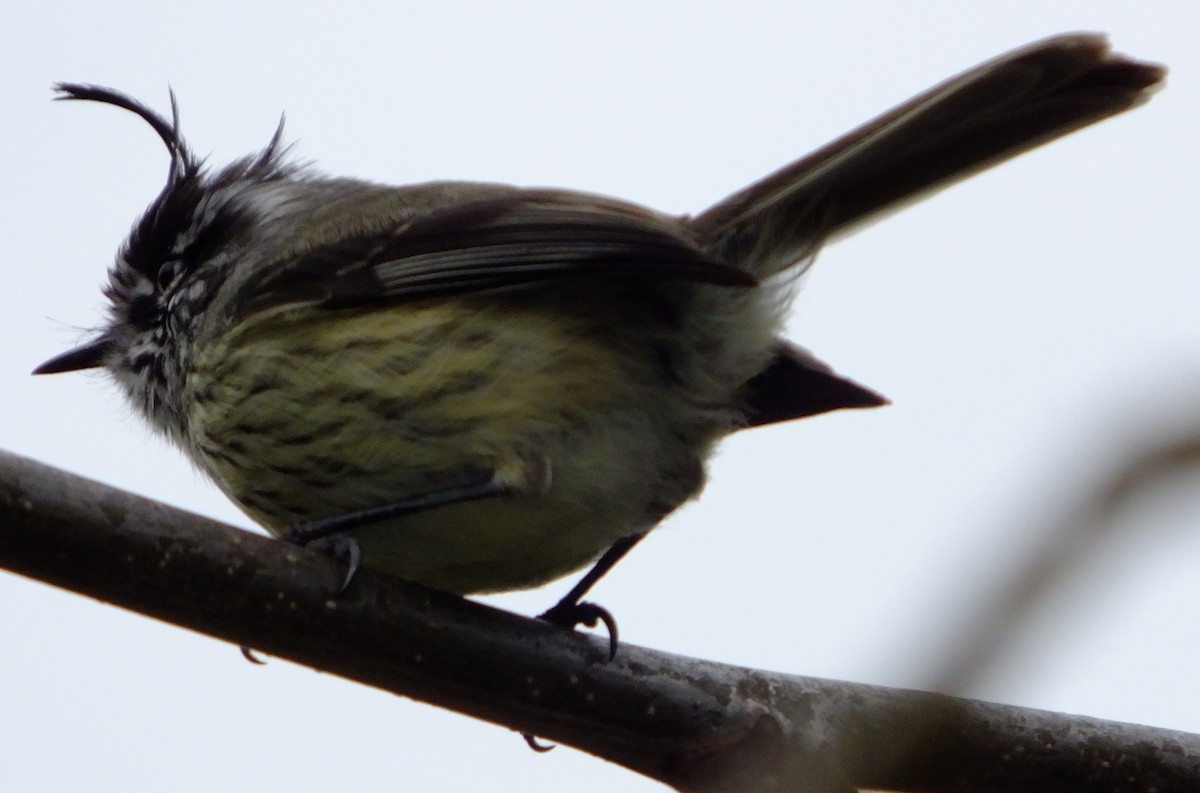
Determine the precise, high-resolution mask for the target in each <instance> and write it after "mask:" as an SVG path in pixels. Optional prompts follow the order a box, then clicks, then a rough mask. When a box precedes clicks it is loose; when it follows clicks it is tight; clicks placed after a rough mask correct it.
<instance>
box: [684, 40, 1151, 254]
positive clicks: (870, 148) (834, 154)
mask: <svg viewBox="0 0 1200 793" xmlns="http://www.w3.org/2000/svg"><path fill="white" fill-rule="evenodd" d="M1165 72H1166V70H1165V69H1164V68H1163V67H1161V66H1158V65H1156V64H1151V63H1143V62H1139V61H1135V60H1131V59H1129V58H1126V57H1124V56H1122V55H1118V54H1113V53H1112V52H1110V50H1109V47H1108V41H1107V39H1106V38H1105V37H1104V36H1102V35H1097V34H1086V33H1080V34H1071V35H1064V36H1057V37H1055V38H1050V39H1046V40H1045V41H1041V42H1038V43H1036V44H1032V45H1030V46H1028V47H1024V48H1022V49H1019V50H1016V51H1014V52H1011V53H1008V54H1007V55H1002V56H1000V57H999V58H996V59H995V60H992V61H989V62H987V63H985V64H983V65H981V66H978V67H976V68H975V69H972V70H971V71H968V72H966V73H965V74H962V75H960V76H958V77H955V78H953V79H951V80H949V81H947V82H945V83H942V84H941V85H939V86H937V87H935V88H932V89H930V90H929V91H926V92H925V93H923V94H921V95H920V96H918V97H916V98H914V99H912V100H910V101H908V102H906V103H904V104H902V105H900V106H899V107H897V108H895V109H893V110H891V111H890V112H888V113H885V114H884V115H882V116H880V117H879V118H877V119H875V120H874V121H870V122H868V123H866V124H864V125H863V126H861V127H859V128H858V129H856V130H854V131H853V132H850V133H849V134H847V135H845V136H843V137H841V138H839V139H838V140H835V141H834V142H833V143H830V144H829V145H828V146H825V147H824V148H821V149H818V150H817V151H815V152H813V153H812V154H810V155H808V156H807V157H804V158H802V159H800V160H797V161H796V162H794V163H792V164H791V165H788V166H785V167H784V168H782V169H780V170H779V171H776V172H775V173H773V174H771V175H770V176H767V177H766V178H764V179H762V180H761V181H759V182H756V183H755V184H752V185H750V186H749V187H747V188H746V189H744V190H742V191H740V192H738V193H735V194H734V195H732V196H730V197H729V198H726V199H725V200H724V201H722V202H720V203H719V204H717V205H716V206H713V207H712V208H710V209H708V210H707V211H705V212H703V213H702V214H700V215H699V216H697V217H696V218H694V219H693V221H692V222H693V224H694V228H695V230H696V233H697V235H698V237H699V239H700V240H702V242H703V244H705V245H706V246H708V247H709V248H710V249H711V250H713V251H715V252H718V253H719V254H720V255H721V256H722V258H725V260H726V261H733V262H738V263H739V264H741V265H742V266H744V267H746V268H747V269H748V270H750V271H751V272H753V273H755V274H756V275H758V276H760V277H765V276H768V275H771V274H772V273H775V272H778V271H780V270H783V269H785V268H786V267H788V266H790V265H792V264H794V263H795V262H797V261H798V260H800V259H802V258H804V257H806V256H809V255H811V254H812V253H813V251H814V250H815V249H816V248H817V246H819V245H820V244H821V243H823V242H825V241H827V240H829V239H830V238H832V237H836V236H838V235H841V234H845V233H846V232H848V231H850V230H852V229H853V228H855V227H856V226H858V225H860V224H862V223H864V222H866V221H869V220H871V219H872V218H874V217H875V216H877V215H880V214H882V213H884V212H887V211H889V210H893V209H895V208H897V207H899V206H901V205H903V204H905V203H908V202H910V201H913V200H916V199H918V198H922V197H924V196H926V195H929V194H931V193H933V192H935V191H937V190H940V189H941V188H943V187H947V186H948V185H950V184H953V183H954V182H956V181H958V180H959V179H963V178H966V177H968V176H970V175H972V174H974V173H977V172H979V171H982V170H984V169H985V168H989V167H991V166H993V165H996V164H998V163H1000V162H1003V161H1004V160H1007V159H1009V158H1010V157H1014V156H1016V155H1018V154H1020V153H1021V152H1024V151H1028V150H1029V149H1032V148H1034V147H1035V146H1040V145H1041V144H1043V143H1047V142H1049V141H1051V140H1054V139H1055V138H1058V137H1061V136H1063V135H1066V134H1067V133H1069V132H1072V131H1074V130H1077V129H1080V128H1081V127H1085V126H1087V125H1089V124H1093V123H1095V122H1097V121H1100V120H1102V119H1105V118H1108V117H1109V116H1113V115H1116V114H1118V113H1121V112H1124V111H1125V110H1129V109H1130V108H1133V107H1137V106H1138V105H1140V104H1142V103H1143V102H1145V101H1146V100H1147V99H1148V98H1149V96H1150V94H1151V93H1152V91H1153V89H1154V88H1156V87H1157V86H1158V84H1159V83H1160V82H1161V81H1162V79H1163V76H1164V74H1165Z"/></svg>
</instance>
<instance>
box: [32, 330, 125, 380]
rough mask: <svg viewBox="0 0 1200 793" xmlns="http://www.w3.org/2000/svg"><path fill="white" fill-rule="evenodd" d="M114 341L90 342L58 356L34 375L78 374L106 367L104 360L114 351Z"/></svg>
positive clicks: (37, 369)
mask: <svg viewBox="0 0 1200 793" xmlns="http://www.w3.org/2000/svg"><path fill="white" fill-rule="evenodd" d="M112 347H113V343H112V340H111V339H109V338H108V337H107V336H101V337H100V338H98V339H96V340H95V341H89V342H88V343H87V344H82V345H80V346H78V347H76V348H75V349H73V350H67V351H66V352H64V353H63V354H62V355H56V356H54V357H53V358H51V359H50V360H48V361H46V362H45V363H43V364H42V365H41V366H39V367H38V368H36V369H34V370H33V373H34V374H58V373H59V372H77V371H79V370H80V369H95V368H96V367H97V366H103V365H104V359H105V357H106V356H107V355H108V353H109V351H110V350H112Z"/></svg>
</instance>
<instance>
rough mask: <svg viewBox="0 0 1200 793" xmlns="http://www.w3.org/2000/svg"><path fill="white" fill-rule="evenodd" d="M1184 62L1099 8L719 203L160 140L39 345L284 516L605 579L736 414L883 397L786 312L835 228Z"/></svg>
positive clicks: (455, 583)
mask: <svg viewBox="0 0 1200 793" xmlns="http://www.w3.org/2000/svg"><path fill="white" fill-rule="evenodd" d="M1164 75H1165V70H1164V68H1163V67H1161V66H1159V65H1157V64H1152V63H1146V62H1141V61H1137V60H1134V59H1131V58H1128V57H1125V56H1122V55H1118V54H1114V53H1113V52H1112V51H1111V50H1110V48H1109V45H1108V42H1107V40H1106V38H1105V37H1104V36H1102V35H1099V34H1090V33H1077V34H1066V35H1060V36H1056V37H1053V38H1049V39H1046V40H1043V41H1040V42H1036V43H1034V44H1031V45H1028V46H1025V47H1023V48H1021V49H1018V50H1015V51H1013V52H1010V53H1007V54H1005V55H1002V56H1000V57H998V58H995V59H993V60H991V61H988V62H986V63H984V64H982V65H980V66H977V67H976V68H974V69H971V70H969V71H967V72H965V73H963V74H961V75H959V76H957V77H954V78H952V79H950V80H948V81H946V82H944V83H942V84H940V85H937V86H935V87H934V88H931V89H929V90H928V91H926V92H924V93H922V94H920V95H919V96H916V97H915V98H913V99H911V100H909V101H907V102H905V103H903V104H901V105H899V106H898V107H896V108H894V109H892V110H890V111H888V112H886V113H884V114H883V115H881V116H879V117H878V118H876V119H874V120H872V121H869V122H867V123H866V124H864V125H862V126H860V127H858V128H857V129H855V130H853V131H851V132H849V133H848V134H846V135H844V136H842V137H840V138H838V139H836V140H834V141H833V142H832V143H829V144H828V145H826V146H824V147H822V148H820V149H818V150H816V151H815V152H813V153H811V154H809V155H807V156H805V157H802V158H801V159H799V160H796V161H795V162H792V163H791V164H788V165H786V166H784V167H783V168H781V169H780V170H778V171H776V172H774V173H772V174H770V175H768V176H766V177H765V178H763V179H761V180H759V181H757V182H755V183H753V184H751V185H749V186H748V187H746V188H744V189H742V190H740V191H738V192H736V193H734V194H733V195H731V196H729V197H727V198H725V199H724V200H722V201H720V202H718V203H717V204H715V205H713V206H711V207H709V208H708V209H706V210H704V211H701V212H699V213H698V214H695V215H687V216H674V215H669V214H665V213H662V212H657V211H654V210H651V209H648V208H645V207H642V206H639V205H637V204H634V203H631V202H627V201H621V200H618V199H614V198H609V197H606V196H600V195H595V194H591V193H585V192H577V191H570V190H563V189H548V188H521V187H513V186H509V185H500V184H488V183H475V182H430V183H425V184H418V185H408V186H392V185H386V184H379V183H375V182H369V181H365V180H361V179H349V178H340V177H334V176H329V175H326V174H323V173H321V172H319V171H317V170H315V169H314V168H312V167H311V166H308V165H302V164H299V163H297V162H296V161H295V160H293V159H292V158H291V155H290V151H289V147H288V146H286V145H285V144H284V143H283V137H282V133H283V128H282V122H281V123H280V126H279V128H278V129H277V131H276V133H275V135H274V136H273V137H272V139H271V140H270V142H269V143H268V144H267V145H266V147H265V148H264V149H262V150H261V151H259V152H257V153H254V154H251V155H249V156H247V157H245V158H243V159H240V160H237V161H235V162H233V163H231V164H229V165H226V166H224V167H221V168H217V169H212V168H209V167H208V166H207V165H206V164H205V163H204V161H203V160H202V159H200V158H199V157H197V156H196V155H195V153H194V152H193V150H192V149H191V147H190V146H189V144H188V143H187V141H186V140H185V139H184V137H183V134H182V132H181V129H180V120H179V111H178V106H177V103H176V101H175V97H174V94H173V93H172V95H171V116H170V118H167V117H165V116H163V115H161V114H159V113H157V112H155V111H153V110H151V109H150V108H149V107H148V106H146V105H144V104H142V103H140V102H139V101H137V100H135V99H133V98H131V97H129V96H127V95H125V94H123V93H120V92H118V91H116V90H114V89H110V88H104V87H99V86H94V85H88V84H82V83H62V84H59V85H58V86H57V88H58V91H59V98H62V99H68V100H76V101H92V102H99V103H103V104H108V105H113V106H116V107H118V108H122V109H124V110H127V111H130V112H132V113H134V114H135V115H137V116H138V117H140V118H141V119H142V120H143V121H145V122H146V123H147V124H149V126H150V127H151V128H152V129H153V130H154V132H155V133H156V134H157V135H158V137H159V138H160V139H161V140H162V142H163V143H164V144H165V146H166V148H167V150H168V153H169V156H170V166H169V171H168V179H167V183H166V186H165V187H164V188H163V190H162V192H161V193H160V194H159V195H158V196H157V198H155V199H154V201H153V202H152V203H151V204H150V206H149V207H148V209H147V210H146V211H145V213H144V214H143V215H142V216H141V218H140V219H139V220H138V221H137V222H136V224H135V225H134V227H133V230H132V231H131V233H130V235H129V237H128V239H127V240H126V242H125V243H124V245H123V246H122V247H121V249H120V251H119V253H118V254H117V256H116V259H115V261H114V263H113V265H112V266H111V268H110V270H109V274H108V284H107V286H106V287H105V290H104V292H105V295H106V298H107V301H108V318H107V322H106V323H105V324H104V326H103V327H102V328H101V329H100V330H99V331H98V332H97V333H96V334H95V335H94V337H93V338H91V339H89V340H88V341H86V342H85V343H83V344H82V345H80V346H78V347H76V348H74V349H72V350H70V351H68V352H66V353H63V354H61V355H58V356H56V357H54V358H51V359H50V360H48V361H46V362H45V363H43V364H42V365H41V366H39V367H37V369H36V370H35V373H37V374H47V373H56V372H67V371H76V370H83V369H92V368H101V369H103V370H105V371H106V372H107V373H108V374H109V375H111V377H112V379H113V380H114V381H115V382H116V383H117V385H118V387H119V389H120V390H121V391H122V392H123V393H124V396H125V397H126V398H127V400H128V401H129V402H130V403H131V404H132V405H133V406H134V408H135V410H136V411H137V412H138V413H139V414H141V415H142V416H143V417H144V418H145V419H146V421H147V422H148V423H149V425H150V426H151V427H153V428H154V429H155V430H156V431H158V432H159V433H161V434H162V435H163V436H164V437H166V438H167V439H168V440H169V441H171V442H172V443H173V444H174V445H176V446H177V447H179V448H180V449H181V450H182V451H183V452H184V453H185V455H186V456H187V457H188V458H189V459H190V460H191V461H192V462H193V463H194V464H195V465H196V466H197V467H198V468H199V469H200V470H201V471H203V472H204V473H205V474H207V475H208V476H209V477H210V478H211V479H212V480H213V481H214V482H215V483H216V485H217V486H218V487H219V488H220V489H221V490H222V491H223V492H224V493H225V494H226V495H228V496H229V497H230V498H231V499H232V500H233V502H234V503H236V504H237V505H238V506H239V507H240V508H241V509H242V510H244V511H245V512H246V513H247V514H248V515H249V516H250V517H251V518H252V519H253V520H254V521H255V522H257V523H258V524H260V525H261V526H263V527H265V528H266V529H267V530H268V531H269V532H270V533H272V534H273V535H275V536H278V537H282V538H284V539H287V540H289V541H292V542H296V543H298V544H303V545H312V546H315V547H320V548H323V549H325V550H328V551H330V552H332V553H335V554H337V555H341V556H344V557H346V558H347V560H348V577H347V585H348V584H349V579H350V577H351V576H352V574H353V571H354V570H355V569H357V567H358V566H359V564H361V565H363V566H365V567H369V568H373V569H377V570H379V571H382V572H385V573H388V574H391V575H394V576H397V577H400V578H403V579H407V580H410V581H414V582H416V583H419V584H424V585H426V586H430V587H434V588H437V589H443V590H447V591H450V592H455V593H458V594H464V595H466V594H476V593H487V592H498V591H508V590H514V589H525V588H531V587H536V586H540V585H542V584H545V583H547V582H549V581H552V580H554V579H557V578H560V577H562V576H565V575H567V574H569V573H572V572H575V571H578V570H580V569H582V568H584V567H587V566H588V565H589V564H590V565H592V567H591V569H590V570H589V571H588V572H587V574H586V575H585V576H584V577H583V578H582V579H581V580H580V581H579V583H578V584H577V585H576V586H575V587H573V588H572V589H571V591H570V592H568V593H567V595H566V596H564V597H563V598H562V599H561V600H560V601H559V602H558V603H556V604H555V605H554V606H553V607H552V608H551V609H549V610H548V611H546V612H545V613H544V614H542V615H541V616H542V617H543V618H544V619H547V620H549V621H551V622H555V623H557V624H561V625H564V626H566V627H568V628H573V627H575V626H576V625H579V624H586V625H595V624H596V623H597V621H602V622H604V623H605V624H606V625H608V628H609V632H610V634H611V635H612V638H613V642H614V645H613V650H614V651H615V637H616V625H615V621H614V620H613V618H612V615H611V614H609V613H608V612H607V610H605V609H603V607H600V606H598V605H597V604H594V603H590V602H588V601H586V600H584V599H583V598H584V597H585V595H586V594H587V592H588V591H589V590H590V589H591V587H592V586H593V585H594V584H595V582H596V581H597V580H599V578H600V577H601V576H603V575H604V573H605V572H606V571H608V570H609V569H610V568H611V567H612V566H613V565H614V564H616V562H617V561H619V560H620V559H621V558H622V557H623V556H624V555H625V554H627V553H628V552H629V551H630V550H631V549H632V548H633V547H634V546H635V545H636V544H637V543H638V542H640V541H641V540H642V539H643V538H644V537H645V536H646V535H647V533H649V532H650V531H651V530H652V529H653V528H654V526H656V525H657V524H658V523H659V522H660V521H661V520H662V519H663V518H664V517H665V516H667V515H668V514H670V513H671V512H673V511H674V510H675V509H676V508H677V507H679V506H680V505H681V504H683V503H685V502H686V501H688V500H689V499H692V498H694V497H695V496H696V495H697V494H698V493H699V492H700V491H701V489H702V487H703V485H704V483H705V479H706V464H707V461H708V459H709V458H710V456H711V454H712V453H713V450H714V448H715V447H716V445H717V444H718V443H719V442H720V441H721V440H722V439H723V438H725V437H726V436H728V435H729V434H731V433H733V432H736V431H740V430H743V429H749V428H754V427H761V426H764V425H770V424H774V423H777V422H783V421H790V420H794V419H800V418H805V417H809V416H813V415H817V414H821V413H825V412H828V411H832V410H839V409H847V408H870V407H877V406H881V405H884V404H886V402H887V400H886V399H885V398H884V397H883V396H881V395H880V394H878V393H877V392H875V391H874V390H872V389H870V388H868V387H866V386H864V385H861V384H860V383H858V382H856V381H855V380H852V379H850V378H848V377H845V376H843V375H841V374H838V373H837V372H835V371H834V370H833V369H832V368H831V367H829V366H828V365H827V364H825V363H824V362H822V361H821V360H819V359H818V358H817V357H816V356H815V355H814V354H813V353H811V352H809V351H808V350H807V349H805V348H804V347H801V346H799V345H797V344H795V343H793V342H791V341H788V340H786V339H784V338H783V337H782V336H781V332H782V326H783V322H784V319H785V317H786V315H787V312H788V308H789V304H790V301H791V299H792V297H793V295H794V293H795V290H796V283H797V279H798V276H799V275H800V274H801V273H803V272H804V271H805V270H806V269H807V268H808V266H809V265H810V264H811V263H812V261H813V259H814V257H815V255H816V253H817V252H818V251H819V250H820V249H821V248H822V247H823V246H824V245H826V244H828V243H830V242H833V241H835V240H837V239H839V238H841V237H844V236H846V235H847V234H849V233H851V232H853V231H855V230H857V229H859V228H860V227H862V226H864V225H865V224H867V223H869V222H872V221H874V220H876V219H878V218H879V217H881V216H883V215H885V214H887V213H889V212H892V211H895V210H896V209H898V208H901V207H902V206H904V205H905V204H907V203H909V202H911V201H914V200H917V199H920V198H923V197H925V196H928V195H930V194H932V193H934V192H936V191H938V190H941V189H943V188H945V187H947V186H949V185H951V184H953V183H955V182H957V181H959V180H961V179H964V178H967V177H969V176H972V175H974V174H976V173H978V172H980V171H982V170H985V169H987V168H990V167H992V166H994V165H997V164H999V163H1001V162H1003V161H1005V160H1008V159H1009V158H1012V157H1014V156H1016V155H1018V154H1020V153H1022V152H1025V151H1027V150H1029V149H1032V148H1034V147H1036V146H1039V145H1041V144H1043V143H1046V142H1049V141H1051V140H1054V139H1056V138H1058V137H1061V136H1064V135H1066V134H1068V133H1070V132H1072V131H1075V130H1077V129H1080V128H1082V127H1085V126H1088V125H1090V124H1092V123H1095V122H1097V121H1100V120H1102V119H1105V118H1108V117H1110V116H1113V115H1116V114H1119V113H1122V112H1124V111H1126V110H1128V109H1130V108H1133V107H1137V106H1139V105H1141V104H1142V103H1144V102H1145V101H1146V100H1147V99H1148V98H1149V96H1150V95H1151V94H1152V93H1153V92H1154V90H1156V89H1157V88H1158V87H1159V86H1160V84H1161V83H1162V81H1163V78H1164Z"/></svg>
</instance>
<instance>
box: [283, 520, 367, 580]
mask: <svg viewBox="0 0 1200 793" xmlns="http://www.w3.org/2000/svg"><path fill="white" fill-rule="evenodd" d="M284 538H285V539H287V537H286V535H285V537H284ZM298 544H301V545H304V546H305V547H307V548H311V549H312V550H314V551H319V552H321V553H323V554H326V555H327V556H332V557H333V558H334V559H337V560H338V561H339V562H345V564H346V575H345V577H343V578H342V583H341V585H340V586H339V587H338V590H337V592H338V594H339V595H340V594H341V593H343V592H345V591H346V589H347V588H349V586H350V582H351V581H353V580H354V576H355V574H356V573H357V572H358V568H359V567H361V566H362V546H360V545H359V544H358V540H356V539H354V538H353V537H350V536H348V535H345V534H335V535H333V536H331V537H322V538H321V539H319V540H314V541H312V542H309V543H298Z"/></svg>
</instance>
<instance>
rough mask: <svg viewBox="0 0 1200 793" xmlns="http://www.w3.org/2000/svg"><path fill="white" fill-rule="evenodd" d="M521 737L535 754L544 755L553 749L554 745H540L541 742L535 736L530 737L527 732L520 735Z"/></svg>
mask: <svg viewBox="0 0 1200 793" xmlns="http://www.w3.org/2000/svg"><path fill="white" fill-rule="evenodd" d="M521 737H522V738H524V739H525V744H526V745H527V746H528V747H529V748H530V749H532V750H533V751H535V752H538V753H539V754H545V753H546V752H548V751H550V750H551V749H553V748H554V747H555V744H552V743H542V742H541V741H539V740H538V739H537V736H536V735H531V734H530V733H527V732H523V733H521Z"/></svg>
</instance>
